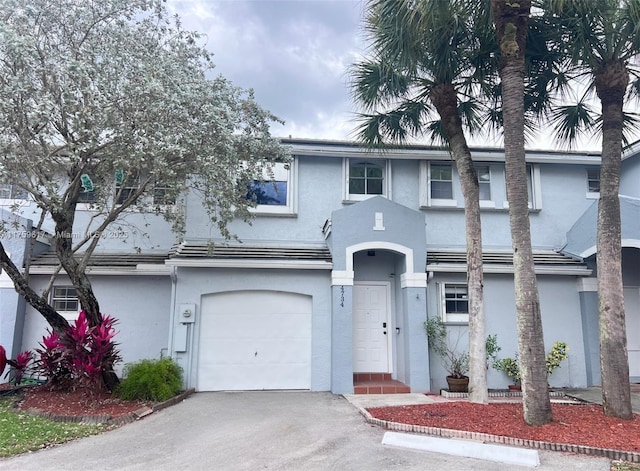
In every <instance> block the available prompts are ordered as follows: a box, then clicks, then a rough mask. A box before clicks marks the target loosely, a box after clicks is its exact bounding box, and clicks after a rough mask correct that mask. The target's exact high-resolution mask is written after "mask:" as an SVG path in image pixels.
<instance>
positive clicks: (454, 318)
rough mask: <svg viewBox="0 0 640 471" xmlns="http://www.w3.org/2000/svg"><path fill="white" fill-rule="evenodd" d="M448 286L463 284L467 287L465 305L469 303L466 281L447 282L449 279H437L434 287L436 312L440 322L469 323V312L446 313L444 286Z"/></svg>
mask: <svg viewBox="0 0 640 471" xmlns="http://www.w3.org/2000/svg"><path fill="white" fill-rule="evenodd" d="M447 285H448V286H464V287H465V288H466V289H467V306H468V303H469V285H468V284H467V283H466V282H455V281H452V282H449V281H438V282H437V283H436V289H437V292H438V314H439V316H440V319H442V322H444V323H445V324H468V323H469V313H468V312H467V313H466V314H457V313H451V314H448V313H447V301H446V296H445V293H446V287H447Z"/></svg>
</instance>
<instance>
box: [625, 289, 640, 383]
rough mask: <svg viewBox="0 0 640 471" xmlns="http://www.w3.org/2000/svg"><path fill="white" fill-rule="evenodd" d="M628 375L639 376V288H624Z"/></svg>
mask: <svg viewBox="0 0 640 471" xmlns="http://www.w3.org/2000/svg"><path fill="white" fill-rule="evenodd" d="M624 311H625V321H626V324H627V351H628V353H629V376H632V377H638V376H640V288H625V289H624Z"/></svg>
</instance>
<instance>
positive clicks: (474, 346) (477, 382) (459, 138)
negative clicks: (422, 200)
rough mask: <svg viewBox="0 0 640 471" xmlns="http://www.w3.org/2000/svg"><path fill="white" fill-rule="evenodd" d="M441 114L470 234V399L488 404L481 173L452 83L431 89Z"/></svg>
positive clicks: (468, 266) (432, 97)
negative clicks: (470, 149) (474, 162)
mask: <svg viewBox="0 0 640 471" xmlns="http://www.w3.org/2000/svg"><path fill="white" fill-rule="evenodd" d="M430 99H431V101H432V103H433V104H434V106H435V107H436V109H437V110H438V114H439V115H440V118H441V121H442V126H443V129H444V131H445V134H446V137H447V140H448V142H449V148H450V149H451V154H452V155H453V159H454V161H455V163H456V168H457V169H458V174H459V175H460V184H461V186H462V194H463V196H464V217H465V226H466V237H467V288H468V290H469V400H470V401H471V402H475V403H480V404H486V403H487V402H488V401H489V394H488V389H487V360H486V357H487V352H486V340H485V336H486V334H485V320H484V301H483V298H484V291H483V287H484V279H483V270H482V230H481V228H482V226H481V222H480V188H479V185H478V175H477V174H476V170H475V168H474V166H473V161H472V160H471V152H470V151H469V147H468V146H467V140H466V139H465V136H464V131H463V129H462V122H461V120H460V116H459V115H458V109H457V95H456V90H455V88H454V87H453V85H452V84H443V85H440V86H437V87H434V89H433V90H432V91H431V93H430Z"/></svg>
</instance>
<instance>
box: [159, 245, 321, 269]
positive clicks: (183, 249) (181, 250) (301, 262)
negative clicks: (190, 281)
mask: <svg viewBox="0 0 640 471" xmlns="http://www.w3.org/2000/svg"><path fill="white" fill-rule="evenodd" d="M167 264H169V265H175V266H183V267H225V268H309V269H331V268H333V264H332V262H331V252H330V251H329V248H328V247H327V245H326V244H318V243H308V244H295V243H291V244H275V243H238V242H233V243H232V242H212V241H207V240H200V241H194V240H191V241H183V242H181V243H180V244H178V245H176V246H174V247H173V249H172V250H171V253H170V259H169V260H168V261H167Z"/></svg>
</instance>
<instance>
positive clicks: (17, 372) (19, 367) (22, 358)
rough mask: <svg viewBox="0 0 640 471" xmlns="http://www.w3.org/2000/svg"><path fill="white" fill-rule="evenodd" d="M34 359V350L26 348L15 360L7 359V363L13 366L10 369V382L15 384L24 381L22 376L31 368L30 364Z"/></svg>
mask: <svg viewBox="0 0 640 471" xmlns="http://www.w3.org/2000/svg"><path fill="white" fill-rule="evenodd" d="M31 360H33V352H30V351H29V350H26V351H24V352H22V353H19V354H18V356H17V357H16V359H15V360H7V364H8V365H10V366H11V369H10V370H9V373H8V375H9V382H10V383H13V384H16V385H17V384H20V383H22V378H24V375H25V374H26V372H27V371H28V370H29V364H30V363H31Z"/></svg>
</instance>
